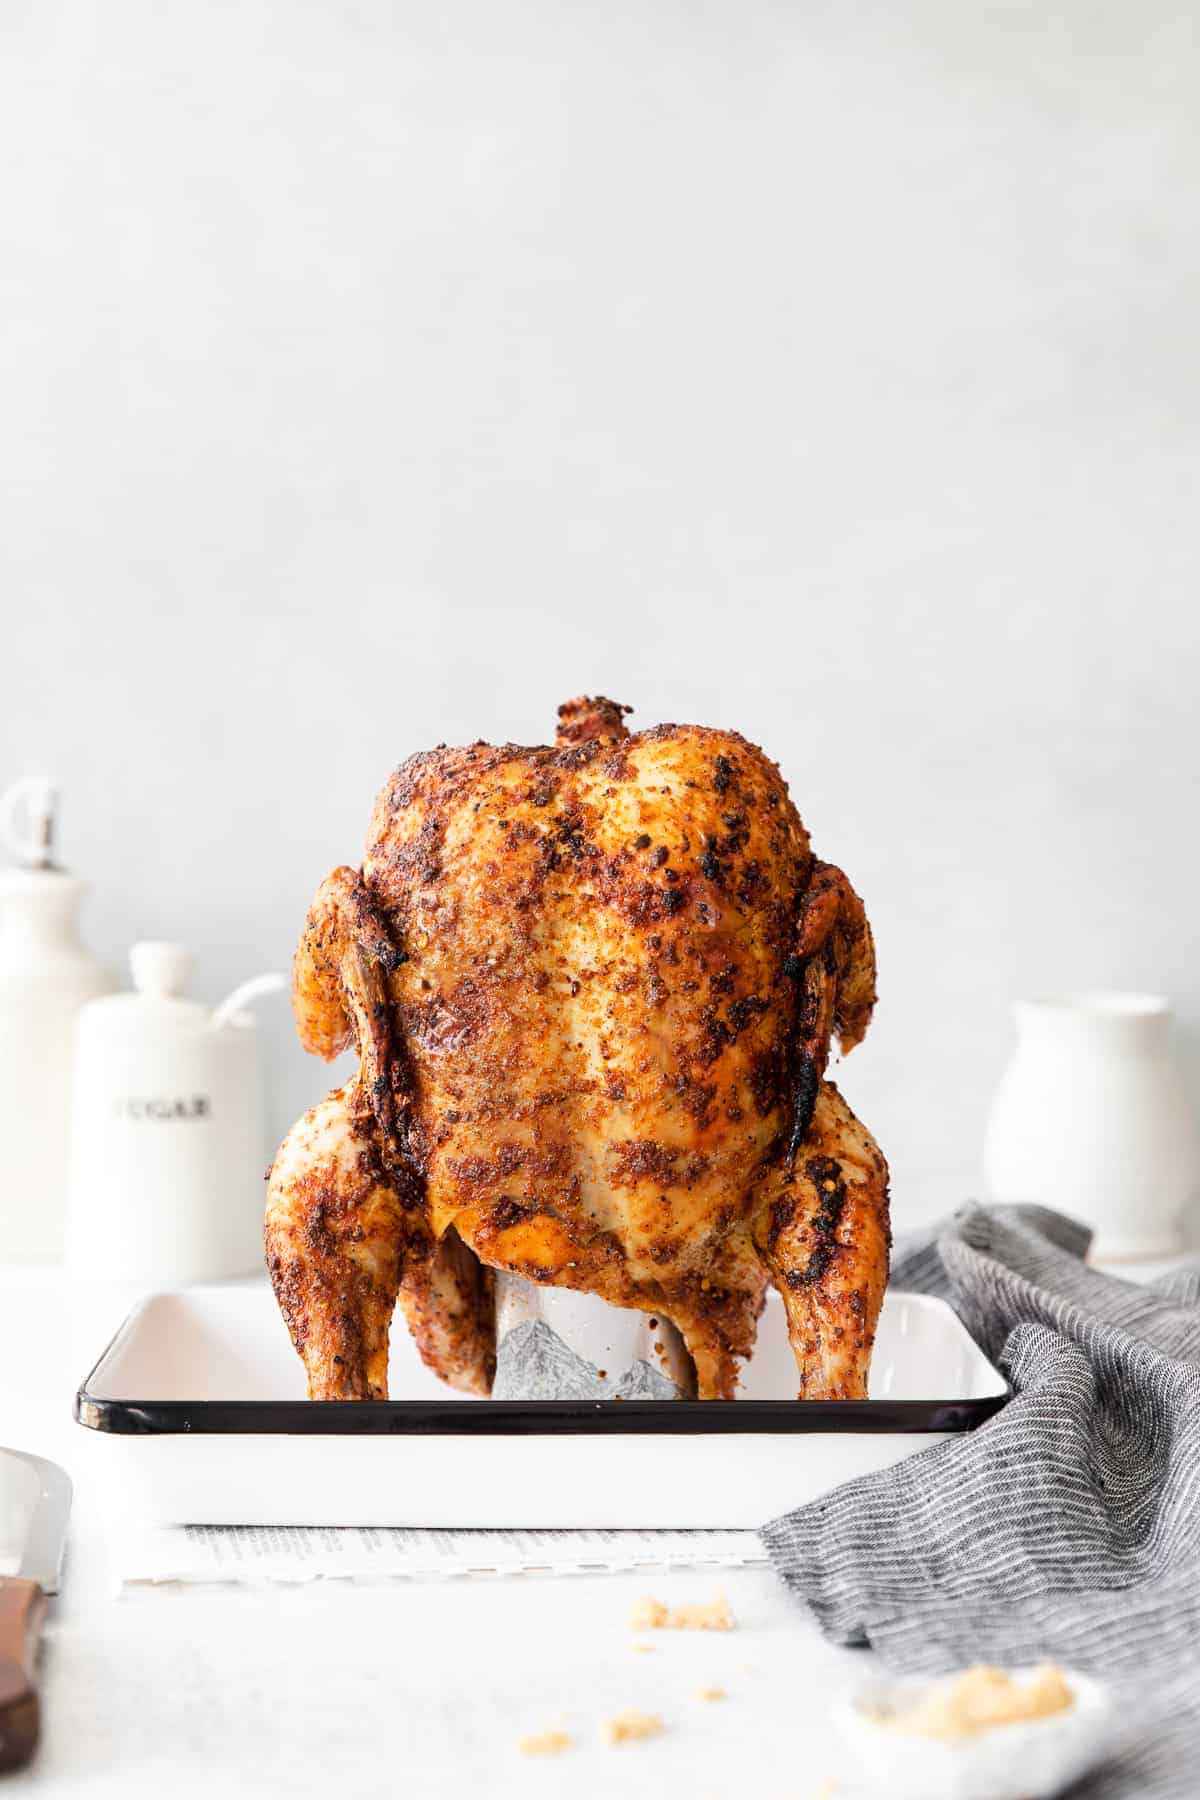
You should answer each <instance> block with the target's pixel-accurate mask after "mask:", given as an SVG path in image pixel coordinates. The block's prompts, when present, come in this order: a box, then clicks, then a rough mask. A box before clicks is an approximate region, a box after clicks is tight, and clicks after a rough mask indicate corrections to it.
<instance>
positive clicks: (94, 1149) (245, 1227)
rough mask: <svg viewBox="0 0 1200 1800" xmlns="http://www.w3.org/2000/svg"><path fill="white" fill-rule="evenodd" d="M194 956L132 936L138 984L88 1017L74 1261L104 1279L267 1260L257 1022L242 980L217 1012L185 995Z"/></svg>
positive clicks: (265, 980)
mask: <svg viewBox="0 0 1200 1800" xmlns="http://www.w3.org/2000/svg"><path fill="white" fill-rule="evenodd" d="M191 960H192V959H191V956H190V955H189V953H188V951H186V950H185V949H183V948H182V947H181V946H180V945H178V944H159V943H143V944H135V945H134V947H133V951H132V953H131V955H130V963H131V965H132V968H133V980H134V988H135V992H134V993H132V994H114V995H112V996H110V997H109V998H107V999H104V1000H95V1001H93V1002H92V1003H91V1005H89V1006H87V1007H85V1008H84V1010H83V1012H82V1013H81V1014H80V1016H79V1021H78V1028H77V1033H76V1053H75V1088H74V1105H73V1109H72V1121H71V1143H70V1187H69V1208H68V1219H67V1261H68V1266H69V1267H70V1269H71V1272H72V1273H73V1274H76V1275H80V1276H85V1277H88V1278H91V1279H95V1280H100V1281H129V1282H138V1283H142V1284H146V1285H154V1286H172V1285H176V1284H179V1283H183V1282H189V1281H216V1280H221V1279H223V1278H225V1277H229V1276H234V1275H245V1274H249V1273H251V1272H252V1271H254V1270H256V1269H259V1268H261V1267H262V1258H263V1251H262V1215H263V1176H264V1170H265V1167H266V1162H267V1153H266V1144H265V1132H264V1121H263V1110H262V1095H261V1087H260V1079H259V1062H258V1042H257V1039H258V1033H257V1031H256V1029H255V1025H254V1020H253V1018H252V1016H251V1015H250V1014H249V1013H248V1012H246V1011H245V1010H244V1009H245V1005H246V1003H247V1002H248V1001H249V1000H251V999H253V998H254V997H256V996H257V995H260V994H263V993H269V992H274V991H275V990H276V989H278V988H281V987H283V986H284V985H285V984H284V979H283V977H282V976H281V975H260V976H258V977H257V978H256V979H255V980H254V981H249V982H246V983H244V984H243V985H242V986H241V987H239V988H238V989H237V991H236V992H235V993H233V994H231V995H230V997H229V999H228V1000H227V1001H225V1003H224V1004H223V1005H222V1006H219V1007H218V1008H217V1010H216V1011H215V1012H210V1010H209V1008H208V1007H207V1006H203V1005H202V1004H201V1003H200V1002H199V1001H197V1000H189V999H186V998H185V997H184V989H185V988H186V986H187V983H188V979H189V975H190V972H191Z"/></svg>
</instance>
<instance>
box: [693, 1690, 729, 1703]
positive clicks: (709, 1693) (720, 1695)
mask: <svg viewBox="0 0 1200 1800" xmlns="http://www.w3.org/2000/svg"><path fill="white" fill-rule="evenodd" d="M696 1698H697V1700H728V1698H729V1695H728V1694H727V1693H726V1692H725V1689H724V1688H723V1687H702V1688H697V1689H696Z"/></svg>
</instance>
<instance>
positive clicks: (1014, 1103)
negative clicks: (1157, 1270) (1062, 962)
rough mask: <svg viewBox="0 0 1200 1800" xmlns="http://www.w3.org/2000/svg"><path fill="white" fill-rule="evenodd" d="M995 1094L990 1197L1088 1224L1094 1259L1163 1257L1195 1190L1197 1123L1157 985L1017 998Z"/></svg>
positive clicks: (1198, 1185)
mask: <svg viewBox="0 0 1200 1800" xmlns="http://www.w3.org/2000/svg"><path fill="white" fill-rule="evenodd" d="M1014 1012H1015V1014H1016V1021H1017V1046H1016V1049H1015V1051H1014V1053H1013V1057H1012V1060H1011V1061H1010V1063H1009V1065H1008V1067H1007V1069H1006V1070H1005V1072H1004V1075H1003V1077H1002V1079H1001V1082H1000V1086H999V1088H998V1089H997V1091H996V1096H995V1099H994V1101H993V1103H992V1110H991V1116H990V1118H989V1121H988V1127H987V1137H986V1142H985V1148H984V1172H985V1177H986V1181H987V1185H988V1188H989V1190H990V1192H991V1195H992V1197H993V1199H998V1200H1036V1201H1040V1202H1041V1203H1042V1204H1043V1205H1046V1206H1053V1207H1057V1208H1059V1209H1060V1210H1061V1211H1063V1212H1066V1213H1070V1214H1072V1215H1073V1216H1074V1217H1075V1218H1078V1219H1082V1220H1083V1221H1084V1222H1085V1223H1086V1224H1089V1225H1091V1226H1092V1228H1093V1230H1094V1231H1095V1233H1096V1238H1095V1241H1094V1244H1093V1250H1092V1253H1093V1255H1095V1256H1099V1257H1109V1258H1114V1259H1119V1258H1125V1257H1129V1258H1134V1257H1145V1258H1152V1257H1166V1256H1171V1255H1173V1254H1175V1253H1176V1252H1177V1251H1179V1250H1180V1249H1182V1247H1183V1234H1182V1230H1181V1221H1182V1217H1183V1214H1184V1211H1185V1209H1186V1208H1187V1206H1188V1205H1189V1204H1190V1203H1191V1202H1192V1201H1193V1200H1194V1199H1195V1197H1196V1195H1197V1192H1198V1191H1200V1146H1198V1142H1197V1135H1196V1127H1195V1121H1194V1117H1193V1113H1192V1109H1191V1106H1190V1104H1189V1100H1188V1096H1187V1094H1186V1093H1185V1091H1184V1088H1183V1084H1182V1082H1181V1080H1180V1077H1179V1074H1178V1071H1177V1069H1176V1067H1175V1063H1174V1061H1173V1058H1172V1055H1171V1042H1170V1019H1171V1011H1170V1007H1169V1005H1168V1003H1167V1002H1166V1000H1164V999H1161V998H1160V997H1159V996H1157V995H1154V994H1120V993H1090V994H1076V995H1067V996H1064V997H1062V998H1060V999H1052V1000H1025V1001H1020V1002H1019V1003H1018V1004H1017V1006H1016V1007H1015V1008H1014Z"/></svg>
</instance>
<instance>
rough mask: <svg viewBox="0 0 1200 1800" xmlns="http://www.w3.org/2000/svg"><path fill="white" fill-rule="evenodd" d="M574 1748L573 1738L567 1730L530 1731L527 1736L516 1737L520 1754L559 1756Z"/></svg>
mask: <svg viewBox="0 0 1200 1800" xmlns="http://www.w3.org/2000/svg"><path fill="white" fill-rule="evenodd" d="M574 1748H575V1739H574V1738H573V1737H572V1736H571V1734H570V1732H569V1731H531V1732H530V1734H529V1736H528V1737H523V1738H518V1739H517V1749H518V1750H519V1751H520V1752H521V1755H522V1756H559V1755H561V1754H562V1752H563V1751H564V1750H573V1749H574Z"/></svg>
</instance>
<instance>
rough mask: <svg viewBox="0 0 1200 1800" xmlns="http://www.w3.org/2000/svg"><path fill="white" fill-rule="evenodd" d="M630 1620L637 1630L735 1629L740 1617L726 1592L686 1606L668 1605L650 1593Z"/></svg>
mask: <svg viewBox="0 0 1200 1800" xmlns="http://www.w3.org/2000/svg"><path fill="white" fill-rule="evenodd" d="M629 1623H630V1625H631V1626H632V1628H633V1630H634V1631H732V1630H733V1628H734V1626H735V1625H736V1624H737V1620H736V1619H735V1618H734V1616H733V1613H732V1611H731V1609H730V1605H729V1602H728V1600H727V1599H726V1598H725V1596H724V1594H718V1595H717V1597H716V1599H715V1600H693V1601H689V1602H687V1603H686V1604H685V1605H683V1606H667V1605H666V1604H665V1603H664V1602H663V1601H662V1600H655V1599H653V1598H652V1597H651V1596H650V1595H649V1594H646V1595H644V1596H643V1597H642V1599H640V1600H639V1601H638V1603H637V1605H636V1606H635V1607H634V1609H633V1616H632V1618H631V1619H630V1621H629Z"/></svg>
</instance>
